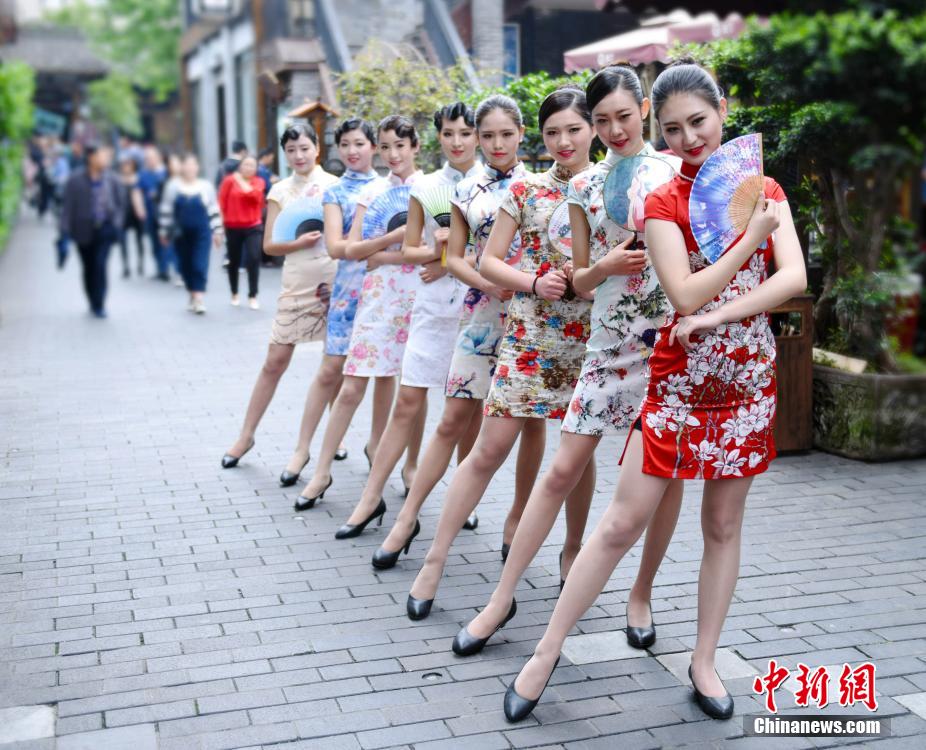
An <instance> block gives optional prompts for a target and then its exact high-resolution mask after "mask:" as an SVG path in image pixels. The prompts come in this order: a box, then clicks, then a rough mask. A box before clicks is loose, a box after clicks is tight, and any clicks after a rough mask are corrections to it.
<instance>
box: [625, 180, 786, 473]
mask: <svg viewBox="0 0 926 750" xmlns="http://www.w3.org/2000/svg"><path fill="white" fill-rule="evenodd" d="M696 174H697V167H693V166H691V165H689V164H687V163H686V164H683V166H682V174H681V175H680V176H677V177H676V178H675V179H673V180H672V181H671V182H668V183H666V184H665V185H662V186H661V187H659V188H657V189H656V190H654V191H653V192H652V193H650V194H649V195H648V196H647V198H646V218H647V219H661V220H663V221H672V222H675V223H676V224H677V225H678V226H679V228H680V229H681V230H682V234H683V235H684V237H685V247H686V249H687V251H688V263H689V267H690V268H691V271H692V272H693V273H694V272H697V271H699V270H701V269H702V268H704V267H705V266H707V260H706V259H705V258H704V256H703V255H702V254H701V251H700V250H699V248H698V244H697V242H695V239H694V237H693V235H692V234H691V225H690V219H689V214H688V198H689V196H690V195H691V184H692V183H691V178H693V177H694V176H695V175H696ZM686 177H688V178H689V179H686ZM765 196H766V197H767V198H771V199H773V200H776V201H784V200H786V197H785V194H784V191H783V190H782V189H781V186H780V185H779V184H778V183H777V182H775V181H774V180H773V179H771V178H769V177H766V178H765ZM772 254H773V239H772V238H771V237H770V238H769V240H768V243H767V247H766V248H759V249H758V250H756V251H755V252H754V253H753V254H752V256H751V257H750V258H749V260H747V261H746V262H745V263H744V264H743V266H742V267H741V268H740V270H739V271H737V273H736V276H734V277H733V278H732V279H731V280H730V282H729V283H728V284H727V286H726V287H725V288H724V290H723V291H722V292H721V293H720V294H718V295H717V296H716V297H715V298H714V299H712V300H711V301H710V302H708V303H707V304H706V305H704V306H703V307H702V308H701V309H700V310H698V311H697V312H698V313H706V312H709V311H710V310H714V309H716V308H718V307H720V306H721V305H723V304H724V303H726V302H729V301H730V300H734V299H736V298H737V297H742V296H743V295H745V294H747V293H748V292H750V291H752V290H753V289H755V288H756V287H758V286H759V285H760V284H761V283H762V282H763V281H764V280H765V279H766V278H767V276H768V266H769V263H770V262H771V260H772ZM679 317H680V316H679V314H678V313H676V314H675V315H673V317H672V318H671V319H670V320H669V321H668V322H667V323H666V324H665V325H664V326H663V327H662V328H661V329H660V331H659V335H658V337H657V339H656V344H655V346H654V349H653V353H652V355H651V356H650V358H649V362H648V364H647V369H648V376H649V382H648V384H647V392H646V396H645V397H644V400H643V405H642V408H641V414H640V416H641V420H642V422H641V426H642V429H643V452H644V457H643V472H644V473H645V474H652V475H655V476H662V477H677V478H684V479H727V478H731V477H744V476H750V475H753V474H760V473H762V472H763V471H765V470H766V469H767V468H768V465H769V463H770V462H771V461H772V459H773V458H775V442H774V438H773V435H772V433H773V428H774V421H775V404H776V390H775V338H774V336H773V335H772V331H771V329H770V328H769V322H768V314H767V313H761V314H759V315H755V316H753V317H750V318H746V319H744V320H740V321H737V322H733V323H726V324H724V325H721V326H718V327H717V328H714V329H713V330H709V331H702V332H701V333H700V334H698V335H696V336H693V337H692V342H693V343H694V347H693V348H692V349H691V351H688V352H686V351H685V349H684V348H683V347H682V346H681V344H679V343H678V341H676V342H675V344H674V345H673V346H669V331H671V329H672V326H673V325H675V323H676V322H677V321H678V319H679Z"/></svg>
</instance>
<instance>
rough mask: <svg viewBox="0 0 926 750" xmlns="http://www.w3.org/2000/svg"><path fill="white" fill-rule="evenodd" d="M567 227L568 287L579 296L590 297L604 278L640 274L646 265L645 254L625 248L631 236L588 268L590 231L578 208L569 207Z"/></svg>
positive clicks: (575, 206) (585, 217)
mask: <svg viewBox="0 0 926 750" xmlns="http://www.w3.org/2000/svg"><path fill="white" fill-rule="evenodd" d="M569 224H570V226H571V227H572V268H573V271H572V285H573V287H575V290H576V291H577V292H579V294H583V295H589V294H591V293H592V292H593V291H594V290H595V289H596V288H597V287H598V286H599V284H601V282H603V281H604V280H605V279H606V278H608V276H628V275H630V274H634V273H640V271H642V270H643V268H644V267H645V266H646V253H644V252H643V251H642V250H630V249H629V247H630V243H631V242H633V241H634V238H635V235H631V236H630V237H628V238H627V239H626V240H624V241H623V242H621V243H620V244H619V245H616V246H615V247H612V248H611V249H610V250H609V251H608V252H607V254H606V255H605V256H604V257H603V258H601V259H600V260H599V261H598V262H597V263H595V265H591V257H592V251H591V236H592V229H591V227H590V226H589V224H588V217H587V216H586V215H585V211H584V210H583V209H582V207H581V206H577V205H576V204H574V203H570V204H569Z"/></svg>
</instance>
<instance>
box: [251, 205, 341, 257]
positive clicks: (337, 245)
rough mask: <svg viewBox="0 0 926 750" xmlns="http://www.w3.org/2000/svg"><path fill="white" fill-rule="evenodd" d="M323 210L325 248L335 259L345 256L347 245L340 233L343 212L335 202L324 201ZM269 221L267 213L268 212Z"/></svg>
mask: <svg viewBox="0 0 926 750" xmlns="http://www.w3.org/2000/svg"><path fill="white" fill-rule="evenodd" d="M324 212H325V248H326V249H327V250H328V255H330V256H331V257H332V258H334V259H335V260H341V259H342V258H344V257H346V256H345V255H344V248H346V247H347V237H346V236H345V235H344V234H343V233H342V228H343V227H344V212H343V211H342V210H341V206H340V205H338V204H337V203H326V204H325V205H324ZM268 221H269V213H268Z"/></svg>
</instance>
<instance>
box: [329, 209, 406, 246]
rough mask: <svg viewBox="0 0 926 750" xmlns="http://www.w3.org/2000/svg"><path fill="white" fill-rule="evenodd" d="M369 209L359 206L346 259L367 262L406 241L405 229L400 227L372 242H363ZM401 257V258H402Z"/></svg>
mask: <svg viewBox="0 0 926 750" xmlns="http://www.w3.org/2000/svg"><path fill="white" fill-rule="evenodd" d="M366 212H367V207H366V206H364V205H363V204H362V203H358V204H357V213H355V214H354V223H353V224H351V227H350V234H348V235H347V247H345V248H344V257H345V258H349V259H350V260H365V259H366V258H368V257H369V256H371V255H373V253H378V252H379V251H380V250H385V249H386V248H387V247H389V246H390V245H396V244H398V243H400V242H402V241H403V240H404V239H405V227H398V228H397V229H393V230H392V231H391V232H387V233H386V234H384V235H382V236H381V237H374V238H373V239H371V240H362V239H360V237H361V236H362V228H363V217H364V215H365V214H366ZM400 257H401V256H400Z"/></svg>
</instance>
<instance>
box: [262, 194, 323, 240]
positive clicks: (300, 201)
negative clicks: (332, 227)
mask: <svg viewBox="0 0 926 750" xmlns="http://www.w3.org/2000/svg"><path fill="white" fill-rule="evenodd" d="M324 216H325V214H324V209H323V208H322V201H321V198H320V197H318V196H314V197H302V198H297V199H296V200H294V201H293V202H292V203H290V204H289V205H288V206H287V207H286V208H284V209H283V210H282V211H280V213H279V214H278V215H277V218H276V221H274V222H273V235H272V239H273V241H274V242H292V241H293V240H295V239H296V238H297V237H299V236H301V235H303V234H305V233H306V232H321V231H323V230H324V226H325V224H324Z"/></svg>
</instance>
